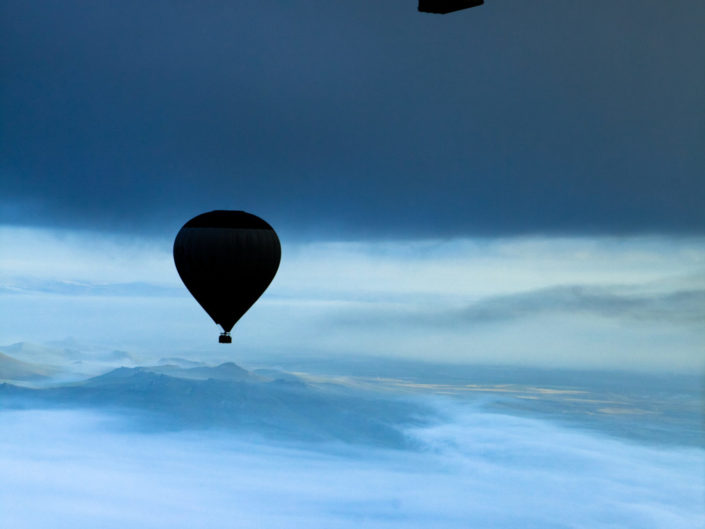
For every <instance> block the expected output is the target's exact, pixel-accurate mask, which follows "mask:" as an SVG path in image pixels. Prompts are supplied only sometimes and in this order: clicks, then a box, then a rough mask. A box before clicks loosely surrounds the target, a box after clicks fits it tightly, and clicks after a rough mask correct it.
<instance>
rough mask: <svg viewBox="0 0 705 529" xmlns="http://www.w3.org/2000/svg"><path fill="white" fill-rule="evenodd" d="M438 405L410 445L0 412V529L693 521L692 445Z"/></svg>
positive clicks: (699, 470)
mask: <svg viewBox="0 0 705 529" xmlns="http://www.w3.org/2000/svg"><path fill="white" fill-rule="evenodd" d="M444 406H445V408H444V409H445V416H446V420H444V421H441V422H439V423H438V424H436V425H434V426H431V427H426V428H422V429H418V430H415V431H413V432H410V435H414V436H415V437H416V438H417V439H418V440H419V441H420V443H422V445H421V448H420V449H419V450H417V451H383V450H378V449H374V448H360V447H352V446H347V447H346V446H340V445H339V446H335V447H318V448H317V447H316V446H315V445H309V446H305V445H298V446H284V445H275V444H271V443H267V442H264V441H254V440H249V441H248V440H245V439H241V438H238V437H237V436H236V435H234V434H226V433H218V432H201V433H181V434H174V433H171V434H168V433H159V434H154V433H153V434H140V433H135V432H134V431H132V432H131V431H130V430H129V428H127V424H126V423H124V422H121V420H120V419H117V418H114V417H111V416H107V415H99V414H96V413H93V412H80V411H3V412H1V413H0V428H1V430H2V431H3V436H2V437H0V474H2V476H3V480H2V482H0V512H2V517H3V523H4V524H5V525H7V526H8V527H13V529H34V528H44V527H57V528H62V527H71V528H74V529H80V528H82V527H86V528H89V527H90V528H93V527H101V528H106V529H110V528H113V527H114V528H123V527H134V528H160V527H164V528H170V529H171V528H179V527H183V528H191V527H201V528H211V527H212V528H222V527H242V528H249V527H252V528H255V527H256V528H259V529H261V528H267V527H277V528H287V527H292V528H293V527H296V528H298V527H308V528H318V527H320V528H326V529H328V528H359V527H360V526H363V527H370V528H397V527H399V528H402V527H403V528H405V529H407V528H412V529H413V528H415V527H418V528H428V527H443V528H448V529H452V528H454V527H458V528H460V527H462V528H466V527H496V528H503V527H507V528H512V529H514V528H516V527H525V528H534V527H535V528H547V527H561V528H562V527H565V528H568V527H570V528H577V529H581V528H585V529H588V528H589V529H595V528H601V527H620V528H624V529H629V528H634V529H650V528H666V527H667V528H668V529H681V528H682V529H691V528H693V527H699V526H701V525H702V524H703V523H705V504H704V503H703V497H704V494H705V486H704V484H703V480H702V476H703V475H704V473H705V452H703V450H702V449H679V448H659V447H647V446H640V445H636V444H629V443H625V442H622V441H617V440H614V439H609V438H605V437H602V436H600V435H598V434H594V433H590V432H583V431H578V430H569V429H566V428H562V427H558V426H555V425H553V424H549V423H546V422H542V421H537V420H529V419H521V418H516V417H509V416H504V415H494V414H489V413H484V412H480V411H474V410H472V409H467V408H449V407H448V406H447V403H444Z"/></svg>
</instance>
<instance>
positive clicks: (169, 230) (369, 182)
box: [0, 0, 705, 372]
mask: <svg viewBox="0 0 705 529" xmlns="http://www.w3.org/2000/svg"><path fill="white" fill-rule="evenodd" d="M0 6H1V7H0V8H1V9H2V15H1V16H0V31H1V32H2V34H3V49H4V50H5V53H4V54H3V55H2V57H0V61H1V62H0V75H1V76H2V80H3V82H2V86H1V88H0V114H1V115H2V116H3V118H2V120H1V122H0V127H1V128H0V289H2V290H1V292H2V296H3V304H4V305H5V306H6V307H8V308H9V309H10V310H7V311H6V312H7V314H8V316H6V317H5V318H3V320H4V321H3V322H2V323H0V343H4V344H9V343H12V342H19V341H26V340H33V341H48V340H61V339H64V338H66V337H67V336H72V337H75V338H78V339H83V340H88V341H99V342H101V341H102V342H107V343H109V344H114V345H115V346H116V347H118V346H119V347H125V348H129V349H131V350H135V351H138V352H141V353H143V354H157V352H158V350H160V349H161V350H164V349H176V350H189V349H193V348H197V347H203V348H204V350H206V351H211V353H212V354H215V352H214V351H216V350H217V351H222V349H215V348H213V347H211V345H210V342H208V345H202V344H203V341H204V338H205V337H206V336H207V337H208V339H210V338H211V336H212V335H213V334H214V331H213V329H214V326H213V325H212V323H211V322H210V321H209V320H208V318H207V317H206V316H205V314H204V313H203V312H202V311H201V309H200V307H199V306H198V305H197V304H196V303H195V302H194V301H193V300H192V299H190V297H189V295H188V293H187V292H186V291H185V289H184V288H183V287H182V286H181V285H180V282H179V279H178V276H177V275H176V273H175V270H174V268H173V264H172V262H171V245H172V241H173V237H174V236H175V234H176V233H177V231H178V229H179V228H180V227H181V226H182V225H183V224H184V223H185V222H186V221H187V220H188V219H189V218H191V217H193V216H195V215H196V214H199V213H202V212H204V211H208V210H212V209H242V210H246V211H249V212H252V213H255V214H257V215H259V216H261V217H263V218H264V219H266V220H267V221H268V222H269V223H270V224H271V225H272V226H273V227H274V228H275V230H276V231H277V232H278V233H279V235H280V238H281V240H282V243H283V260H282V265H281V268H280V272H279V275H278V276H277V278H276V279H275V281H274V283H273V284H272V286H271V287H270V289H269V290H268V292H267V293H266V294H265V296H264V297H263V298H262V299H261V300H260V302H259V303H258V304H257V305H256V306H255V307H254V308H253V309H252V310H251V311H250V313H249V314H248V315H246V317H245V319H243V320H242V322H241V324H240V325H239V326H238V327H237V328H236V331H235V332H236V333H239V340H240V341H239V343H240V344H241V345H242V347H243V349H244V350H246V351H256V352H257V354H263V353H265V352H268V353H271V354H275V353H277V352H278V353H281V354H287V355H289V354H292V353H296V354H304V352H305V353H306V354H321V355H326V354H329V355H351V354H360V355H388V356H395V357H411V358H431V359H434V360H443V361H453V362H485V363H503V364H512V363H519V364H527V363H528V364H536V365H542V366H562V367H565V366H572V367H591V368H592V367H603V368H621V369H637V370H641V369H649V370H663V369H665V370H671V371H681V372H682V371H688V370H692V369H703V368H705V360H703V358H705V355H703V354H702V353H703V343H705V331H704V330H703V328H702V321H703V320H702V317H703V309H702V307H703V306H704V305H705V304H703V296H704V295H705V294H704V292H705V285H704V281H705V280H704V279H703V278H704V277H705V257H704V253H703V241H704V240H705V239H704V236H705V233H704V232H703V228H704V227H705V213H704V212H705V179H703V178H702V175H703V174H704V169H705V149H704V148H703V140H702V138H704V137H705V106H703V104H702V102H703V100H704V96H705V69H703V68H702V67H701V66H702V63H703V50H705V42H704V41H705V36H703V33H702V31H701V28H702V26H703V23H705V7H703V5H701V4H700V3H697V2H690V1H676V2H669V3H663V2H656V1H651V0H649V1H645V2H644V1H642V2H636V1H634V2H631V1H625V2H607V1H604V2H590V3H584V4H583V3H580V4H574V3H566V2H560V1H558V0H542V1H537V2H531V3H520V2H494V1H491V0H490V1H488V2H487V3H486V4H485V5H484V6H482V7H478V8H474V9H471V10H467V11H463V12H459V13H456V14H453V15H448V16H436V15H424V14H420V13H417V12H416V5H415V3H414V2H412V1H411V0H406V1H403V2H402V1H401V0H399V1H396V0H394V1H389V2H384V3H383V5H380V3H379V2H372V1H358V2H324V1H308V0H301V1H300V2H296V3H288V2H286V3H285V2H278V1H270V0H266V1H243V2H236V3H233V2H221V1H209V2H200V3H199V4H198V5H194V4H192V3H190V2H179V1H176V2H174V1H170V2H160V1H157V2H150V3H148V4H145V3H144V2H129V1H128V2H121V3H119V4H115V3H113V2H104V1H98V2H88V1H85V2H82V1H68V2H65V1H64V2H58V1H56V2H54V1H48V2H42V3H41V4H37V3H27V2H15V1H3V2H1V3H0ZM248 322H249V323H248ZM211 353H209V354H211ZM204 354H205V353H204ZM253 354H254V353H253Z"/></svg>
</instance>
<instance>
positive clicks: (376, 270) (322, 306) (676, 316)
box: [0, 227, 705, 371]
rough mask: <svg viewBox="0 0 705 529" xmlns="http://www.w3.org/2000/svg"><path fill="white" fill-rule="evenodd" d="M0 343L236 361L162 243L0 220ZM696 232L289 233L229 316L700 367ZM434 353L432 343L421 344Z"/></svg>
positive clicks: (466, 351)
mask: <svg viewBox="0 0 705 529" xmlns="http://www.w3.org/2000/svg"><path fill="white" fill-rule="evenodd" d="M0 243H1V244H2V246H3V247H4V248H7V249H8V250H9V251H7V252H3V253H2V254H0V269H1V270H2V272H3V274H2V277H1V278H0V288H1V289H2V292H3V296H4V297H5V299H6V300H7V302H8V303H9V304H10V305H11V306H12V310H11V311H8V313H7V314H6V315H5V319H4V322H3V323H4V327H3V328H2V329H1V331H2V332H1V333H0V343H12V342H20V341H27V340H30V341H34V342H37V341H50V340H56V339H61V338H65V337H66V336H75V337H77V338H79V339H80V341H83V342H94V343H99V344H104V345H106V346H109V347H110V348H113V349H114V348H119V349H123V350H130V351H134V352H135V353H138V354H140V355H141V356H144V355H145V354H147V357H148V356H149V354H154V355H155V359H158V358H161V357H163V356H171V355H172V354H178V353H180V352H188V354H192V353H193V351H194V350H198V351H201V352H202V354H203V355H204V356H205V357H207V358H208V359H209V360H211V361H216V360H218V361H227V360H232V358H231V357H229V356H228V355H230V354H232V352H231V351H230V350H228V351H226V350H224V349H223V347H222V346H219V345H218V344H217V343H215V342H214V341H213V342H211V340H210V338H212V337H213V336H216V333H217V332H218V331H217V328H216V326H215V324H213V323H212V321H211V320H210V319H209V318H208V317H207V315H206V314H205V313H204V312H203V311H202V309H201V308H200V306H199V305H198V304H197V303H196V302H195V301H194V300H193V299H192V298H191V296H190V295H189V293H188V292H187V291H186V289H185V288H184V287H183V286H182V284H181V282H180V279H179V277H178V274H177V273H176V270H175V268H174V265H173V262H172V256H171V244H172V241H171V240H167V239H138V238H133V237H128V236H119V237H118V236H114V237H104V236H102V235H100V234H96V233H85V232H83V233H82V232H73V231H52V230H34V229H15V228H8V227H5V228H2V229H0ZM702 248H703V241H702V240H701V239H700V238H684V239H666V238H661V237H643V238H640V237H635V238H543V237H534V238H499V239H428V240H409V241H399V240H395V241H385V242H378V243H370V242H319V243H307V244H298V243H293V242H289V241H285V242H284V245H283V253H282V255H283V257H282V264H281V267H280V270H279V272H278V274H277V276H276V278H275V279H274V282H273V283H272V285H271V286H270V288H269V289H268V290H267V292H265V294H264V296H263V297H262V298H261V299H260V300H259V301H258V302H257V303H256V304H255V305H254V306H253V308H252V309H251V310H250V311H249V312H248V313H247V314H246V315H245V317H244V318H243V319H242V320H241V322H240V323H239V324H238V325H237V326H236V328H235V339H236V341H237V343H238V344H240V345H241V347H242V350H241V351H239V352H238V354H250V355H252V357H253V358H256V357H257V356H259V355H262V354H265V355H276V354H280V355H291V354H297V355H301V354H325V355H345V356H349V355H382V356H396V357H413V358H416V359H423V358H427V357H428V355H429V354H433V355H434V358H436V359H444V360H448V361H454V362H464V363H467V362H482V363H503V364H506V363H511V362H519V363H521V364H533V365H543V366H564V367H570V366H575V367H593V368H600V367H610V368H613V367H617V368H621V369H632V368H638V369H657V370H661V369H667V370H674V369H675V370H686V371H688V370H692V369H700V368H702V367H704V364H703V362H705V360H704V359H703V355H702V343H703V336H702V329H701V326H700V323H699V322H700V321H701V319H702V318H701V316H702V306H703V303H702V296H703V291H704V290H705V282H704V279H703V278H705V253H704V252H703V250H702ZM430 351H432V353H430Z"/></svg>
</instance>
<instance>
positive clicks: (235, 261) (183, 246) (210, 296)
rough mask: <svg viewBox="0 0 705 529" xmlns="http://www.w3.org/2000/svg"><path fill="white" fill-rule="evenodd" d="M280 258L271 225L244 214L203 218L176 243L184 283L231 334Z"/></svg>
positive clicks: (220, 213) (190, 223) (181, 233)
mask: <svg viewBox="0 0 705 529" xmlns="http://www.w3.org/2000/svg"><path fill="white" fill-rule="evenodd" d="M280 260H281V246H280V244H279V238H278V237H277V234H276V233H275V232H274V230H273V229H272V227H271V226H270V225H269V224H267V223H266V222H265V221H264V220H262V219H261V218H259V217H257V216H255V215H252V214H250V213H246V212H244V211H223V210H218V211H211V212H209V213H203V214H202V215H198V216H197V217H194V218H192V219H191V220H190V221H188V222H187V223H186V224H184V226H183V228H181V230H179V233H178V234H177V235H176V239H175V240H174V263H175V264H176V270H177V271H178V272H179V275H180V276H181V280H182V281H183V282H184V284H185V285H186V288H188V290H189V292H191V294H192V295H193V297H194V298H196V301H198V303H200V305H201V307H203V308H204V310H205V311H206V312H207V313H208V315H209V316H210V317H211V318H213V320H214V321H215V322H216V323H217V324H218V325H220V326H221V327H223V330H224V331H225V332H226V333H228V332H230V330H231V329H232V328H233V325H235V323H236V322H237V321H238V320H239V319H240V318H241V317H242V315H243V314H245V312H247V310H248V309H249V308H250V307H251V306H252V305H253V304H254V302H255V301H257V299H258V298H259V297H260V296H261V295H262V293H263V292H264V291H265V290H266V289H267V287H268V286H269V284H270V283H271V282H272V279H274V275H275V274H276V273H277V269H278V268H279V261H280Z"/></svg>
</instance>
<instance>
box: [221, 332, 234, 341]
mask: <svg viewBox="0 0 705 529" xmlns="http://www.w3.org/2000/svg"><path fill="white" fill-rule="evenodd" d="M218 343H233V339H232V337H231V336H230V334H229V333H227V332H223V333H221V334H220V336H218Z"/></svg>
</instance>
